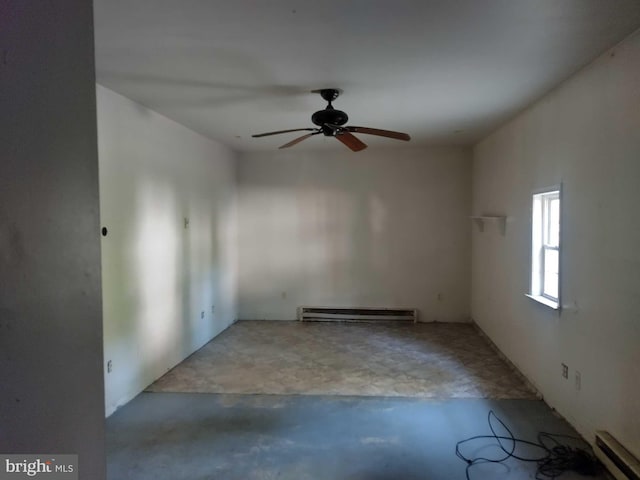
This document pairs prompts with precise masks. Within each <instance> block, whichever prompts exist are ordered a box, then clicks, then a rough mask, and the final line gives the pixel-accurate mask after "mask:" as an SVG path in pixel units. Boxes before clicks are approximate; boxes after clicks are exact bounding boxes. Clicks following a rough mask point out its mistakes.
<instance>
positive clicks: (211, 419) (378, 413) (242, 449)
mask: <svg viewBox="0 0 640 480" xmlns="http://www.w3.org/2000/svg"><path fill="white" fill-rule="evenodd" d="M150 390H152V391H153V392H154V393H143V394H141V395H139V396H138V397H137V398H136V399H134V400H133V401H132V402H130V403H129V404H128V405H126V406H124V407H123V408H121V409H120V410H118V411H117V412H116V413H115V414H114V415H112V416H111V417H110V418H109V419H108V420H107V450H108V479H109V480H164V479H167V480H181V479H185V480H187V479H188V480H204V479H215V480H275V479H280V480H414V479H415V480H451V479H465V469H466V464H465V462H463V461H462V460H460V459H459V458H457V457H456V455H455V444H456V442H457V441H459V440H463V439H465V438H468V437H470V436H474V435H482V434H489V433H490V431H489V427H488V424H487V414H488V412H489V410H491V409H493V410H494V411H495V412H496V414H497V415H498V416H499V417H500V418H501V419H502V420H503V421H504V422H505V423H506V424H507V425H508V426H509V427H510V428H511V429H512V430H513V433H514V434H515V435H516V436H518V437H522V438H525V439H530V440H535V439H536V435H537V433H538V432H539V431H549V432H554V433H561V434H570V435H576V432H575V431H574V430H573V429H572V428H571V427H570V426H569V425H568V424H567V423H566V422H564V421H563V420H561V419H559V418H558V417H556V416H555V415H554V413H553V412H552V410H551V409H550V408H549V407H548V406H546V405H545V404H544V402H542V401H540V400H536V399H535V397H534V393H533V391H532V390H531V389H529V388H528V387H527V386H526V384H525V382H524V381H523V379H522V377H521V376H519V375H518V374H517V373H516V372H514V371H512V370H511V369H510V368H509V367H508V366H507V365H506V364H505V363H504V362H503V361H502V360H501V359H500V358H499V357H498V356H497V355H496V354H495V352H493V350H492V349H491V348H490V346H489V345H488V344H487V342H486V341H485V340H484V339H483V338H482V337H481V336H480V335H479V334H478V332H477V331H476V330H475V329H474V328H473V327H472V326H470V325H460V324H457V325H456V324H454V325H451V324H428V325H402V326H390V325H387V326H385V325H352V324H349V325H344V324H338V325H333V324H300V323H296V322H239V323H237V324H235V325H233V326H232V327H231V328H229V329H228V330H227V331H225V332H224V333H223V334H222V335H220V336H219V337H217V338H216V339H214V340H213V341H212V342H210V343H209V344H208V345H206V346H205V347H204V348H203V349H201V350H200V351H198V352H196V353H195V354H194V355H192V356H191V357H190V358H189V359H187V360H186V361H185V362H183V363H182V364H180V365H179V366H178V367H176V368H175V369H173V370H172V371H171V372H169V373H168V374H167V375H165V376H164V377H163V378H162V379H160V380H159V381H158V382H156V383H155V384H154V385H152V386H151V387H150ZM171 391H174V392H178V393H168V392H171ZM195 392H209V393H195ZM211 392H218V393H211ZM291 393H296V394H299V395H291ZM322 393H329V394H330V395H323V394H322ZM473 397H475V398H473ZM487 397H489V398H487ZM486 445H487V443H486V442H484V443H480V444H477V445H476V444H473V445H470V446H469V447H470V448H468V449H467V450H465V452H466V453H468V454H469V455H473V454H474V453H476V454H482V455H483V456H492V455H495V454H497V453H498V452H497V451H496V448H495V447H494V448H487V447H486ZM535 470H536V465H535V464H532V463H520V462H518V461H515V460H509V461H507V462H505V463H503V464H482V465H477V466H473V467H472V468H471V470H470V479H471V480H476V479H478V480H479V479H498V478H500V479H532V478H535ZM561 478H562V479H563V480H574V479H578V478H583V477H580V476H578V475H577V474H566V475H563V476H562V477H561ZM590 478H592V479H594V478H598V479H604V478H605V477H590Z"/></svg>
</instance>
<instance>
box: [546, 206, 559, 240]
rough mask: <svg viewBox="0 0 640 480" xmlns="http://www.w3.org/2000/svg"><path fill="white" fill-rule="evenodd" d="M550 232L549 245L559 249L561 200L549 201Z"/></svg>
mask: <svg viewBox="0 0 640 480" xmlns="http://www.w3.org/2000/svg"><path fill="white" fill-rule="evenodd" d="M548 205H549V211H548V212H547V215H548V216H549V217H548V218H549V227H548V228H549V231H548V233H547V245H552V246H554V247H557V246H558V245H560V199H559V198H552V199H550V200H549V203H548Z"/></svg>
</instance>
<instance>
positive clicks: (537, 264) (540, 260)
mask: <svg viewBox="0 0 640 480" xmlns="http://www.w3.org/2000/svg"><path fill="white" fill-rule="evenodd" d="M556 199H557V200H558V202H559V207H558V242H557V244H554V243H553V242H550V241H549V235H550V232H551V230H552V228H551V225H550V222H551V215H550V211H551V202H552V201H553V200H556ZM562 208H563V200H562V184H559V185H552V186H549V187H545V188H541V189H538V190H534V191H533V193H532V195H531V243H530V247H531V257H530V264H529V266H530V272H529V293H528V294H526V295H527V297H529V298H531V299H533V300H535V301H537V302H539V303H541V304H543V305H546V306H548V307H550V308H552V309H554V310H559V309H560V305H561V298H562V292H561V286H562V281H561V279H562V269H561V267H560V266H561V263H562V230H563V229H562ZM549 251H555V252H558V264H557V275H558V279H557V281H558V287H557V297H554V296H553V295H551V294H550V293H548V292H547V291H545V279H546V278H548V277H547V275H548V273H547V272H546V270H545V264H546V263H545V260H546V256H547V252H549Z"/></svg>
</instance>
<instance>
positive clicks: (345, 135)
mask: <svg viewBox="0 0 640 480" xmlns="http://www.w3.org/2000/svg"><path fill="white" fill-rule="evenodd" d="M336 138H337V139H338V140H340V141H341V142H342V143H344V144H345V145H346V146H347V147H349V148H350V149H351V150H353V151H354V152H359V151H360V150H364V149H365V148H367V144H366V143H364V142H361V141H360V140H359V139H358V138H357V137H356V136H354V135H351V134H350V133H349V132H346V131H345V132H342V133H338V134H337V135H336Z"/></svg>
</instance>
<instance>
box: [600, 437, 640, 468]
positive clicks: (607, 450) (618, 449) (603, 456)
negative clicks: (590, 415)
mask: <svg viewBox="0 0 640 480" xmlns="http://www.w3.org/2000/svg"><path fill="white" fill-rule="evenodd" d="M593 451H594V453H595V454H596V457H598V459H599V460H600V461H601V462H602V463H603V464H604V466H605V467H607V470H609V472H610V473H611V475H613V476H614V477H615V478H616V479H617V480H640V461H638V459H637V458H635V457H634V456H633V455H632V454H631V453H630V452H629V451H628V450H627V449H626V448H624V447H623V446H622V445H621V444H620V443H619V442H618V441H617V440H616V439H615V438H613V437H612V436H611V435H610V434H609V433H608V432H604V431H598V432H596V444H595V446H594V447H593Z"/></svg>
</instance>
